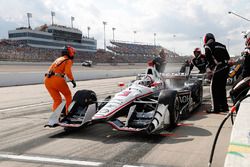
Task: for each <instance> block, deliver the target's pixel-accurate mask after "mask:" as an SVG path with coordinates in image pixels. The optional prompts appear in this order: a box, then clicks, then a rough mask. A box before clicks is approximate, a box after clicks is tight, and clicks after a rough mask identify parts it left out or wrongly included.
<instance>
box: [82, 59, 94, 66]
mask: <svg viewBox="0 0 250 167" xmlns="http://www.w3.org/2000/svg"><path fill="white" fill-rule="evenodd" d="M92 64H93V61H91V60H84V61H83V62H82V64H81V65H82V66H85V67H91V66H92Z"/></svg>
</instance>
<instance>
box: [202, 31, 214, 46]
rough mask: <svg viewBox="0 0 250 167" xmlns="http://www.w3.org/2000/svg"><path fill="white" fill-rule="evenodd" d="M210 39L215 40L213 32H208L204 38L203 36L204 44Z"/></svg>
mask: <svg viewBox="0 0 250 167" xmlns="http://www.w3.org/2000/svg"><path fill="white" fill-rule="evenodd" d="M210 39H212V40H214V41H215V38H214V35H213V34H212V33H207V34H206V35H205V36H204V38H203V40H204V45H206V44H207V42H208V41H209V40H210Z"/></svg>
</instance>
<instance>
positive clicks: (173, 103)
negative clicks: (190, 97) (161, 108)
mask: <svg viewBox="0 0 250 167" xmlns="http://www.w3.org/2000/svg"><path fill="white" fill-rule="evenodd" d="M158 103H159V104H164V105H167V104H168V110H169V114H170V125H169V126H168V127H167V128H170V129H172V128H175V127H176V126H177V124H178V122H179V120H180V111H179V101H178V97H177V91H175V90H162V91H161V93H160V95H159V100H158Z"/></svg>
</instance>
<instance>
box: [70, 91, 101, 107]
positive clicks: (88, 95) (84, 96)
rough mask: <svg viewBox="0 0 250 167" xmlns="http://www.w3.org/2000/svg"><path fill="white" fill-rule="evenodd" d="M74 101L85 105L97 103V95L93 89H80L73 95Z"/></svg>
mask: <svg viewBox="0 0 250 167" xmlns="http://www.w3.org/2000/svg"><path fill="white" fill-rule="evenodd" d="M73 101H76V102H77V103H78V104H79V105H80V106H82V107H85V106H87V105H90V104H93V103H96V104H97V96H96V93H95V92H94V91H92V90H78V91H77V92H76V93H75V95H74V96H73Z"/></svg>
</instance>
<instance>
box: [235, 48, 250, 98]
mask: <svg viewBox="0 0 250 167" xmlns="http://www.w3.org/2000/svg"><path fill="white" fill-rule="evenodd" d="M243 56H244V61H243V67H242V68H243V69H242V74H241V76H240V77H239V80H238V82H237V84H235V85H234V86H233V88H232V90H231V91H230V96H231V98H232V100H233V102H234V103H236V102H237V101H238V100H239V99H240V98H241V97H243V96H245V95H246V94H247V92H248V90H249V89H250V85H249V82H250V46H248V47H246V48H245V50H244V52H243Z"/></svg>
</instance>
